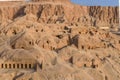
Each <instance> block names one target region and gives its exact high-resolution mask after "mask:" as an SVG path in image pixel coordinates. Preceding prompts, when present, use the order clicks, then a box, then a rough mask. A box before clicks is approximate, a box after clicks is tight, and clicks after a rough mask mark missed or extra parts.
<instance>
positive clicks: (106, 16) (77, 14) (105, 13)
mask: <svg viewBox="0 0 120 80" xmlns="http://www.w3.org/2000/svg"><path fill="white" fill-rule="evenodd" d="M59 1H60V2H59ZM14 4H15V6H13V7H12V5H10V3H9V6H7V7H6V6H2V5H1V7H0V21H3V20H8V19H14V18H16V17H20V16H24V15H25V14H34V15H36V16H37V17H38V19H37V21H38V22H41V23H63V22H64V23H70V24H76V25H78V24H79V25H81V26H97V27H116V26H118V23H119V17H118V16H119V10H118V7H99V6H98V7H97V6H88V7H87V6H79V5H74V4H71V3H70V1H69V0H65V1H64V0H57V1H56V0H55V2H54V1H53V0H51V1H50V0H49V1H48V0H46V1H44V0H39V1H38V2H33V3H31V2H28V3H19V4H16V3H14Z"/></svg>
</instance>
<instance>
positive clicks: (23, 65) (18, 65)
mask: <svg viewBox="0 0 120 80" xmlns="http://www.w3.org/2000/svg"><path fill="white" fill-rule="evenodd" d="M36 65H37V63H36V61H35V60H25V61H24V62H22V61H21V59H16V61H6V62H4V63H0V68H1V69H35V68H36Z"/></svg>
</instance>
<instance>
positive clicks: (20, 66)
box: [1, 64, 34, 69]
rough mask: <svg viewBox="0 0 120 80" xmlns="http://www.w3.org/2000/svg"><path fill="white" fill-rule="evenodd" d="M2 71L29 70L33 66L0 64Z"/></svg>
mask: <svg viewBox="0 0 120 80" xmlns="http://www.w3.org/2000/svg"><path fill="white" fill-rule="evenodd" d="M1 68H3V69H31V68H34V64H1Z"/></svg>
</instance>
